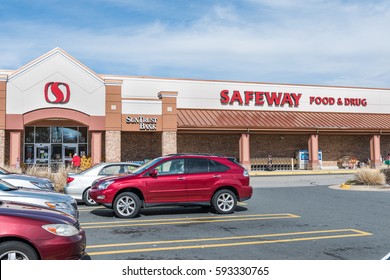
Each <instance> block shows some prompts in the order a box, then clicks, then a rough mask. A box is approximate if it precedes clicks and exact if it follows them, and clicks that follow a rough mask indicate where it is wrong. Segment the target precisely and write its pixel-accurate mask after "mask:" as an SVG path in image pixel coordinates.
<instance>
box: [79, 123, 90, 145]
mask: <svg viewBox="0 0 390 280" xmlns="http://www.w3.org/2000/svg"><path fill="white" fill-rule="evenodd" d="M87 139H88V129H87V128H86V127H79V143H87Z"/></svg>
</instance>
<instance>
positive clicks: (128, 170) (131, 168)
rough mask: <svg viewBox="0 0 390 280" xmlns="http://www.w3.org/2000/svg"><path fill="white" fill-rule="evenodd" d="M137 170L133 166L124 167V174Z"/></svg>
mask: <svg viewBox="0 0 390 280" xmlns="http://www.w3.org/2000/svg"><path fill="white" fill-rule="evenodd" d="M137 168H138V166H134V165H126V171H125V172H126V173H131V172H133V171H134V170H136V169H137Z"/></svg>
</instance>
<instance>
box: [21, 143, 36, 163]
mask: <svg viewBox="0 0 390 280" xmlns="http://www.w3.org/2000/svg"><path fill="white" fill-rule="evenodd" d="M24 155H25V157H24V158H25V163H27V164H32V163H34V158H35V155H34V145H25V148H24Z"/></svg>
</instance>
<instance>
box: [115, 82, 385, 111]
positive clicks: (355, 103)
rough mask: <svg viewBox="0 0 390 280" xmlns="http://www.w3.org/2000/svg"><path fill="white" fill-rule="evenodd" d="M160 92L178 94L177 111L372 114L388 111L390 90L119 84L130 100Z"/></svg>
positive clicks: (266, 85)
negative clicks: (178, 109)
mask: <svg viewBox="0 0 390 280" xmlns="http://www.w3.org/2000/svg"><path fill="white" fill-rule="evenodd" d="M164 90H171V91H176V92H178V95H177V108H180V109H200V110H201V109H206V110H261V111H265V110H267V111H294V112H332V113H335V112H340V113H375V114H388V112H390V89H380V88H358V87H342V86H320V85H318V86H316V85H288V84H267V83H252V82H251V83H249V82H233V81H232V82H229V81H205V80H203V81H196V80H184V79H183V80H180V79H177V80H174V79H169V80H166V79H158V78H133V77H131V78H126V79H124V81H123V94H122V97H123V98H128V99H130V98H135V97H137V98H145V96H146V98H150V99H151V98H153V97H155V96H156V94H157V92H160V91H164ZM133 94H136V96H134V95H133ZM144 95H145V96H144ZM122 112H123V113H127V114H128V113H131V114H139V115H141V114H142V113H141V112H138V111H137V113H134V110H133V111H130V110H128V111H126V112H124V111H122ZM149 114H156V113H149Z"/></svg>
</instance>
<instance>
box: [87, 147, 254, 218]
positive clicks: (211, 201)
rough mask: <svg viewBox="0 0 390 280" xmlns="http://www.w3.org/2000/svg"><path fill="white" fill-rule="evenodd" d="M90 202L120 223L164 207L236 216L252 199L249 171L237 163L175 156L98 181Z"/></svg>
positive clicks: (157, 159) (93, 188)
mask: <svg viewBox="0 0 390 280" xmlns="http://www.w3.org/2000/svg"><path fill="white" fill-rule="evenodd" d="M90 196H91V198H92V199H93V200H95V201H96V202H97V203H99V204H102V205H104V206H106V207H108V208H111V209H113V210H114V211H115V214H116V215H117V216H118V217H120V218H132V217H135V216H136V215H137V214H138V213H139V211H140V208H141V207H143V208H146V207H152V206H162V205H164V206H165V205H184V206H185V205H202V206H210V205H211V206H212V207H213V208H214V209H215V211H216V212H217V213H221V214H229V213H232V212H233V211H234V210H235V208H236V206H237V201H244V200H247V199H249V198H251V196H252V187H251V186H249V174H248V171H247V170H246V169H245V168H244V167H242V166H241V165H240V164H238V163H237V162H236V160H235V159H234V158H229V157H220V156H210V155H187V154H176V155H168V156H165V157H160V158H156V159H154V160H152V161H150V162H148V163H146V164H145V165H143V166H141V167H140V168H138V169H136V170H135V171H133V173H132V174H129V175H126V176H113V177H105V178H103V179H100V180H96V181H95V182H94V183H93V185H92V187H91V190H90Z"/></svg>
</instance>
